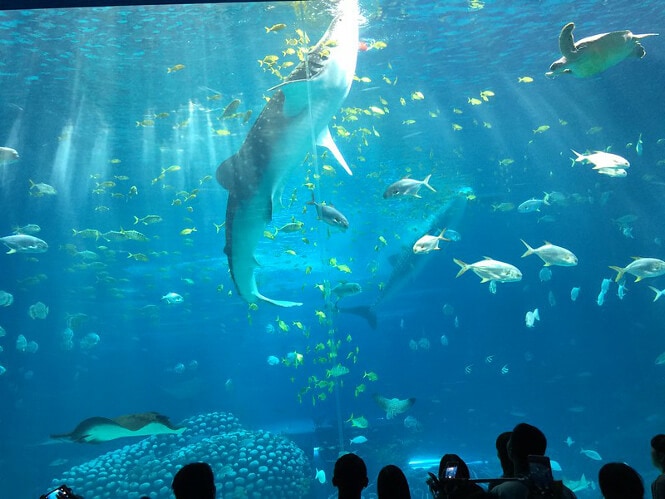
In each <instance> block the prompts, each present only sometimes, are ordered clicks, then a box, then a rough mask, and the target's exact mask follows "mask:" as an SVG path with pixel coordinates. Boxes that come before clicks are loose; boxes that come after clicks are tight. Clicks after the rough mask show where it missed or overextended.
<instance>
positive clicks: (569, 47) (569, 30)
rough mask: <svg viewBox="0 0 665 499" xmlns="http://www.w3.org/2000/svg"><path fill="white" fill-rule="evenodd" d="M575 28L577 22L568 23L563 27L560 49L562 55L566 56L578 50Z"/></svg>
mask: <svg viewBox="0 0 665 499" xmlns="http://www.w3.org/2000/svg"><path fill="white" fill-rule="evenodd" d="M574 29H575V23H568V24H566V25H565V26H564V27H563V28H562V29H561V34H560V35H559V50H560V51H561V55H563V56H564V57H566V58H567V57H570V56H571V55H572V54H575V53H576V52H577V50H576V49H575V39H574V38H573V30H574Z"/></svg>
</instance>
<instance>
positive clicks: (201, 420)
mask: <svg viewBox="0 0 665 499" xmlns="http://www.w3.org/2000/svg"><path fill="white" fill-rule="evenodd" d="M181 424H182V425H184V426H186V427H187V430H186V431H184V432H183V433H182V435H180V436H176V435H155V436H152V437H149V438H146V439H144V440H141V441H140V442H137V443H134V444H131V445H126V446H124V447H122V448H120V449H116V450H114V451H111V452H108V453H106V454H104V455H102V456H99V457H97V458H95V459H93V460H91V461H88V462H86V463H84V464H81V465H79V466H75V467H73V468H71V469H70V470H69V471H66V472H65V473H63V475H62V476H61V477H59V478H57V479H54V480H53V481H52V484H51V485H52V487H56V486H58V485H61V484H62V483H66V484H67V485H69V486H70V487H71V488H72V489H73V490H74V492H76V493H77V494H79V495H82V496H83V497H85V499H105V498H109V499H111V498H114V499H115V498H117V497H123V498H128V499H138V498H139V497H141V496H148V497H150V498H151V499H169V498H172V497H173V495H172V493H171V481H172V480H173V475H175V473H176V472H177V471H178V470H179V469H180V468H181V467H182V466H183V465H185V464H187V463H191V462H194V461H205V462H207V463H209V464H210V465H211V466H212V469H213V471H214V474H215V482H216V484H217V490H218V495H219V497H233V498H257V499H258V498H264V497H272V498H295V497H305V496H307V494H308V492H309V487H310V483H311V479H312V477H313V476H314V472H313V470H312V468H311V464H310V462H309V460H308V458H307V456H306V455H305V453H304V452H303V451H302V449H300V448H299V447H297V446H296V445H295V444H294V443H293V442H292V441H290V440H288V439H286V438H284V437H281V436H278V435H275V434H272V433H269V432H266V431H262V430H258V431H253V430H247V429H245V428H243V427H242V426H241V424H240V423H239V421H238V419H237V418H236V417H235V416H233V415H232V414H229V413H224V412H213V413H208V414H201V415H198V416H193V417H191V418H189V419H186V420H185V421H183V422H182V423H181Z"/></svg>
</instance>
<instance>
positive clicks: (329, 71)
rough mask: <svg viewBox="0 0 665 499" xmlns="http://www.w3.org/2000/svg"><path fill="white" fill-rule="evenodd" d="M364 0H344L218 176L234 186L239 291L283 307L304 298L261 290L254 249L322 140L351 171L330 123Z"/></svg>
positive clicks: (232, 244) (232, 229)
mask: <svg viewBox="0 0 665 499" xmlns="http://www.w3.org/2000/svg"><path fill="white" fill-rule="evenodd" d="M358 17H359V13H358V4H357V0H342V1H341V2H340V4H339V12H338V15H337V17H336V18H335V19H334V20H333V21H332V23H331V24H330V26H329V27H328V30H327V31H326V33H325V34H324V35H323V37H322V38H321V40H319V42H318V43H317V44H316V46H315V47H314V48H312V50H311V51H310V52H309V54H308V56H307V57H306V59H305V60H304V61H302V62H301V63H300V64H299V65H298V66H297V67H296V68H295V69H294V70H293V72H292V73H291V74H290V75H289V76H288V77H287V78H286V80H285V81H284V82H282V83H280V84H279V85H277V86H276V87H274V89H273V90H274V93H273V95H272V97H271V98H270V101H269V102H268V103H267V104H266V106H265V107H264V109H263V111H262V112H261V114H260V115H259V117H258V118H257V120H256V122H255V123H254V125H253V126H252V129H251V130H250V131H249V134H248V135H247V137H246V138H245V141H244V142H243V144H242V146H241V147H240V150H239V151H238V152H237V153H236V154H234V155H233V156H231V157H230V158H229V159H227V160H226V161H224V162H223V163H222V164H221V165H219V167H218V168H217V181H218V182H219V183H220V184H221V185H222V186H223V187H224V188H225V189H227V190H228V191H229V198H228V202H227V206H226V246H225V248H224V252H225V253H226V255H227V257H228V262H229V270H230V272H231V277H232V279H233V282H234V283H235V286H236V289H237V291H238V294H239V295H240V296H241V297H242V298H243V299H244V300H245V301H247V302H249V303H256V302H257V301H259V300H261V301H266V302H268V303H272V304H273V305H278V306H281V307H293V306H298V305H301V303H299V302H292V301H284V300H274V299H271V298H268V297H266V296H264V295H262V294H261V293H260V292H259V290H258V288H257V284H256V278H255V275H254V271H255V269H256V268H257V267H258V264H257V262H256V258H255V256H254V252H255V250H256V246H257V245H258V242H259V240H260V239H261V237H262V235H263V231H264V229H265V226H266V224H267V223H268V222H269V221H270V220H272V211H273V206H274V203H275V202H279V197H280V195H281V191H282V189H283V186H284V183H285V181H286V179H287V177H288V176H289V175H290V173H291V171H292V170H293V169H294V168H297V167H298V165H300V164H302V162H303V160H304V159H305V157H306V155H307V153H308V152H310V151H312V150H313V143H312V138H313V137H314V138H315V139H316V144H317V145H320V146H324V147H326V148H328V149H329V150H330V152H331V153H332V154H333V156H335V158H336V159H337V161H338V162H339V163H340V164H341V165H342V166H343V167H344V168H345V169H346V170H347V171H348V172H349V173H350V170H349V168H348V165H347V164H346V162H345V161H344V158H343V157H342V155H341V154H340V152H339V150H338V149H337V146H336V145H335V143H334V142H333V140H332V137H331V135H330V130H329V129H328V123H329V122H330V120H331V118H332V117H333V115H334V114H335V113H336V112H337V111H338V110H339V108H340V107H341V105H342V103H343V102H344V99H345V98H346V96H347V95H348V93H349V90H350V88H351V83H352V81H353V75H354V73H355V67H356V59H357V56H358V43H359V42H358Z"/></svg>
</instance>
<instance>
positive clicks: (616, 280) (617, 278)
mask: <svg viewBox="0 0 665 499" xmlns="http://www.w3.org/2000/svg"><path fill="white" fill-rule="evenodd" d="M610 268H611V269H612V270H614V271H615V272H616V273H617V276H616V277H615V278H614V282H619V281H620V280H621V278H622V277H623V273H624V272H625V270H624V269H622V268H621V267H617V266H615V265H610Z"/></svg>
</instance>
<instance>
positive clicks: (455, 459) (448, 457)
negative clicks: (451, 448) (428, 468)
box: [439, 454, 471, 480]
mask: <svg viewBox="0 0 665 499" xmlns="http://www.w3.org/2000/svg"><path fill="white" fill-rule="evenodd" d="M448 463H456V464H457V474H456V475H455V478H471V477H470V475H469V467H468V466H467V465H466V463H465V462H464V460H463V459H462V458H461V457H459V456H458V455H457V454H444V455H443V456H441V461H439V480H443V479H444V478H445V477H446V466H447V465H448Z"/></svg>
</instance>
